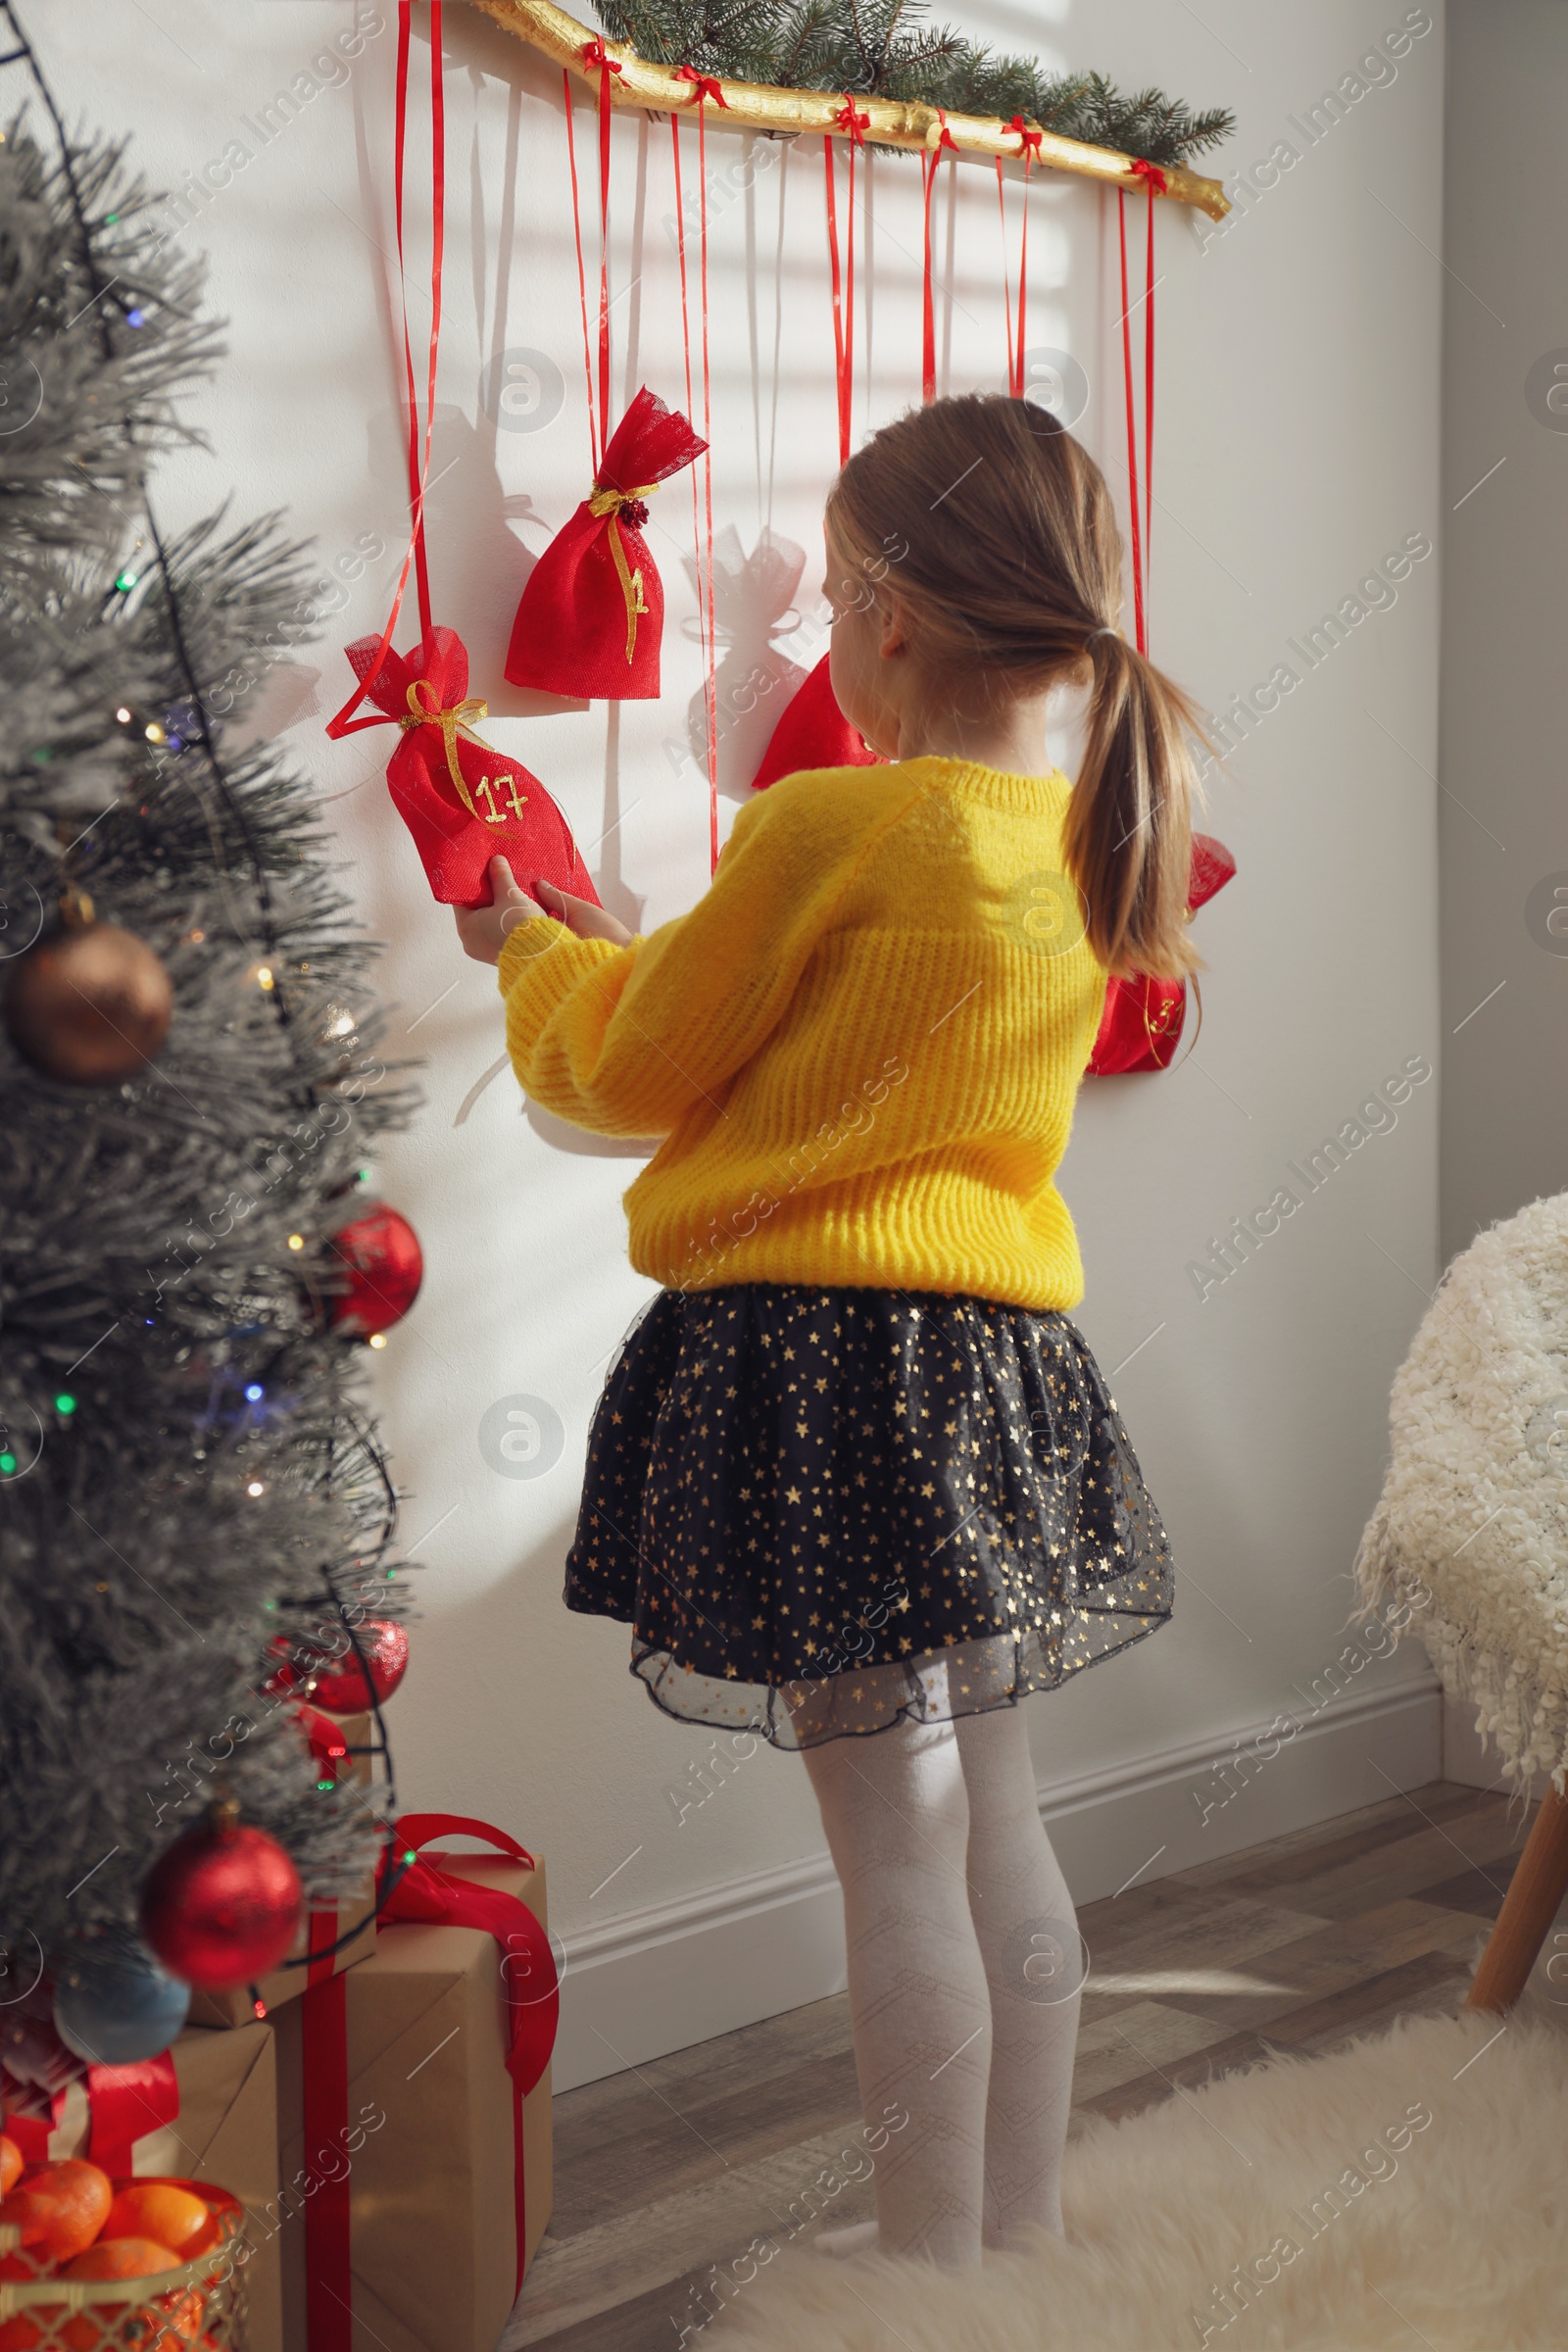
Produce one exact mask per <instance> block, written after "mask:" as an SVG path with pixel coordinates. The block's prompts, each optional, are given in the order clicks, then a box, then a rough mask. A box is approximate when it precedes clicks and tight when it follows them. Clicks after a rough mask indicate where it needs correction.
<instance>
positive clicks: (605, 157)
mask: <svg viewBox="0 0 1568 2352" xmlns="http://www.w3.org/2000/svg"><path fill="white" fill-rule="evenodd" d="M582 62H583V64H584V65H585V66H597V67H598V68H599V414H600V416H601V417H603V419H604V428H605V432H606V433H607V435H608V433H609V431H610V77H611V75H612V74H613V73H622V74H623V73H624V72H625V68H624V67H623V66H620V65H618V64H617V63H616V61H615V60H614V58H613V57H612V56H611V54H610V51H609V50H608V49H607V48H606V47H605V44H604V42H603V41H584V43H583V45H582ZM573 184H574V185H575V181H574V183H573Z"/></svg>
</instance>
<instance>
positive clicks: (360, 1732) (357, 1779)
mask: <svg viewBox="0 0 1568 2352" xmlns="http://www.w3.org/2000/svg"><path fill="white" fill-rule="evenodd" d="M309 1712H310V1716H311V1718H312V1719H313V1720H314V1724H315V1726H316V1727H317V1732H318V1737H317V1739H316V1740H313V1744H315V1745H317V1746H318V1753H319V1752H320V1745H319V1742H320V1740H321V1739H323V1738H324V1735H325V1731H326V1730H327V1729H331V1730H334V1731H336V1732H337V1733H338V1734H340V1735H341V1740H342V1746H343V1750H344V1753H343V1756H342V1758H341V1760H339V1759H338V1758H337V1757H336V1756H334V1757H333V1759H332V1762H333V1767H334V1772H335V1777H336V1779H337V1780H338V1781H339V1782H340V1783H341V1782H343V1781H345V1780H352V1781H353V1782H354V1783H355V1784H356V1785H357V1786H358V1787H359V1788H361V1789H368V1788H369V1786H370V1736H371V1731H372V1729H373V1723H374V1719H373V1717H372V1716H370V1715H368V1714H364V1715H327V1714H324V1713H323V1712H322V1711H321V1710H320V1709H319V1708H312V1709H311V1710H310V1711H309ZM336 1744H337V1743H336V1741H335V1740H334V1742H333V1745H334V1746H335V1745H336ZM374 1912H375V1885H374V1880H373V1877H371V1876H368V1877H367V1879H366V1882H365V1885H364V1886H363V1887H361V1888H360V1889H359V1890H358V1891H357V1892H356V1893H354V1894H352V1895H346V1896H345V1897H344V1898H343V1900H342V1901H341V1902H340V1903H339V1904H338V1905H337V1908H336V1909H335V1910H323V1911H313V1912H312V1913H311V1914H310V1916H309V1917H308V1919H307V1920H306V1923H305V1926H304V1928H303V1929H302V1930H301V1932H300V1937H299V1940H298V1942H297V1943H296V1944H295V1946H294V1948H293V1950H292V1951H291V1952H290V1954H289V1955H288V1959H289V1961H294V1960H305V1959H307V1958H308V1957H309V1954H310V1953H311V1952H312V1951H313V1950H314V1951H321V1950H324V1949H325V1947H326V1946H327V1945H328V1944H333V1943H337V1944H339V1945H340V1948H339V1950H338V1951H337V1952H336V1953H334V1955H333V1958H332V1967H333V1968H334V1969H345V1968H353V1967H354V1965H355V1963H356V1962H357V1961H360V1960H368V1958H369V1956H370V1954H371V1953H372V1952H373V1951H374V1949H375V1918H374ZM344 1936H347V1937H349V1938H350V1940H349V1941H348V1942H347V1943H343V1942H342V1941H341V1939H342V1938H343V1937H344ZM311 1976H312V1972H311V1970H310V1969H309V1968H304V1967H301V1968H296V1967H291V1966H289V1965H288V1963H287V1962H281V1961H280V1962H279V1964H278V1966H277V1967H276V1968H274V1969H272V1970H270V1972H269V1974H268V1975H267V1976H265V1977H263V1978H262V1980H261V1982H260V1983H259V1984H258V1985H257V1987H256V1992H257V1994H258V1995H259V1996H260V1999H261V2003H262V2014H263V2015H264V2016H265V2015H267V2014H269V2013H270V2011H271V2010H273V2009H276V2008H278V2007H279V2006H280V2005H281V2004H282V2003H283V2002H284V2001H291V2000H295V1999H297V1998H298V1996H299V1995H300V1994H301V1993H302V1992H303V1991H304V1990H305V1987H306V1985H307V1983H308V1982H309V1981H310V1979H311ZM256 2014H257V2013H256V2009H255V2006H254V2004H253V2000H252V1994H251V1988H250V1986H249V1985H234V1986H232V1987H231V1989H230V1990H229V1991H227V1992H193V1993H192V1994H191V2001H190V2023H191V2024H192V2025H193V2026H249V2025H254V2023H255V2022H256Z"/></svg>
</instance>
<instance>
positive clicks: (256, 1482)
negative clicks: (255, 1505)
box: [245, 1478, 267, 1495]
mask: <svg viewBox="0 0 1568 2352" xmlns="http://www.w3.org/2000/svg"><path fill="white" fill-rule="evenodd" d="M245 1492H246V1494H247V1495H265V1494H266V1493H267V1489H266V1488H265V1487H264V1486H263V1484H262V1482H261V1480H260V1479H259V1478H253V1479H252V1480H251V1482H250V1484H249V1486H247V1488H246V1489H245Z"/></svg>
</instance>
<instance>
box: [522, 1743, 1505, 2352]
mask: <svg viewBox="0 0 1568 2352" xmlns="http://www.w3.org/2000/svg"><path fill="white" fill-rule="evenodd" d="M1533 1819H1534V1813H1533V1811H1532V1812H1529V1813H1525V1814H1523V1815H1522V1816H1521V1815H1520V1814H1519V1813H1518V1812H1517V1811H1516V1813H1515V1817H1514V1819H1513V1820H1512V1821H1511V1822H1510V1820H1509V1818H1508V1807H1507V1802H1506V1799H1505V1798H1504V1797H1503V1796H1502V1795H1501V1794H1500V1793H1495V1792H1494V1791H1492V1790H1485V1789H1471V1788H1466V1787H1463V1786H1460V1785H1459V1784H1457V1783H1454V1782H1446V1781H1439V1782H1435V1783H1433V1784H1432V1786H1430V1787H1429V1788H1425V1789H1414V1790H1412V1791H1410V1792H1409V1793H1408V1794H1405V1795H1400V1796H1391V1797H1390V1798H1389V1799H1388V1800H1387V1802H1386V1803H1383V1804H1377V1805H1369V1806H1367V1807H1366V1808H1365V1809H1364V1810H1362V1811H1360V1812H1356V1813H1348V1814H1345V1815H1342V1816H1341V1818H1340V1819H1338V1820H1336V1821H1325V1822H1319V1823H1317V1824H1316V1825H1315V1826H1314V1827H1313V1828H1311V1829H1308V1830H1299V1831H1297V1832H1295V1833H1294V1834H1293V1835H1291V1836H1289V1837H1285V1838H1274V1839H1272V1840H1271V1841H1270V1842H1269V1843H1268V1844H1266V1845H1259V1846H1254V1847H1252V1848H1251V1849H1250V1851H1248V1852H1245V1853H1240V1854H1233V1855H1231V1856H1230V1857H1229V1858H1228V1859H1226V1860H1224V1861H1220V1862H1210V1863H1205V1864H1203V1865H1201V1867H1200V1868H1198V1869H1196V1870H1188V1871H1180V1872H1178V1873H1177V1874H1176V1875H1175V1876H1174V1877H1172V1878H1168V1879H1160V1880H1158V1881H1156V1882H1155V1883H1154V1884H1153V1885H1152V1886H1147V1887H1144V1886H1139V1887H1131V1888H1129V1889H1128V1890H1127V1891H1126V1892H1125V1893H1123V1894H1120V1895H1116V1896H1113V1897H1111V1898H1109V1899H1108V1900H1106V1901H1104V1902H1100V1903H1093V1904H1089V1905H1087V1906H1086V1907H1085V1908H1084V1910H1083V1911H1082V1912H1081V1914H1080V1922H1081V1925H1082V1927H1083V1931H1084V1935H1085V1936H1086V1937H1087V1939H1088V1943H1089V1949H1090V1952H1091V1955H1092V1966H1091V1975H1090V1981H1089V1984H1088V1986H1087V1988H1086V1990H1085V1994H1084V2002H1083V2011H1082V2024H1081V2028H1080V2034H1079V2040H1078V2062H1077V2071H1076V2076H1075V2081H1074V2120H1075V2126H1076V2125H1077V2123H1078V2120H1079V2119H1080V2118H1082V2117H1086V2116H1089V2115H1112V2116H1121V2115H1130V2114H1132V2113H1134V2112H1135V2111H1136V2110H1137V2109H1139V2108H1140V2107H1144V2106H1147V2105H1148V2104H1149V2103H1150V2102H1151V2101H1152V2100H1154V2099H1163V2098H1168V2097H1170V2096H1171V2095H1172V2094H1173V2093H1174V2092H1175V2091H1176V2090H1177V2089H1179V2088H1180V2087H1181V2086H1182V2085H1183V2084H1186V2083H1189V2082H1201V2081H1202V2080H1203V2079H1204V2078H1205V2077H1206V2076H1207V2075H1208V2073H1209V2071H1210V2070H1211V2069H1214V2070H1218V2071H1220V2072H1223V2071H1224V2070H1225V2069H1226V2068H1227V2067H1232V2066H1235V2065H1237V2064H1239V2063H1242V2062H1245V2061H1246V2060H1248V2059H1250V2058H1253V2057H1256V2056H1259V2055H1261V2054H1262V2053H1263V2051H1264V2050H1265V2048H1266V2047H1267V2046H1268V2045H1269V2044H1273V2045H1275V2046H1279V2047H1285V2048H1289V2049H1295V2050H1328V2049H1332V2048H1334V2046H1335V2045H1336V2044H1337V2043H1339V2042H1342V2041H1344V2040H1347V2039H1348V2038H1349V2037H1350V2036H1351V2035H1353V2034H1360V2033H1365V2032H1367V2031H1368V2030H1369V2029H1372V2028H1375V2027H1378V2026H1380V2025H1383V2024H1385V2023H1387V2022H1388V2021H1390V2020H1392V2019H1393V2018H1394V2017H1396V2016H1397V2014H1398V2013H1399V2012H1400V2011H1405V2012H1410V2011H1422V2012H1430V2011H1453V2010H1456V2009H1457V2008H1458V2007H1459V2006H1460V2005H1461V2003H1462V2001H1463V1999H1464V1994H1465V1989H1466V1986H1467V1985H1468V1983H1469V1979H1470V1973H1471V1967H1472V1963H1473V1959H1474V1955H1475V1952H1476V1950H1477V1948H1478V1945H1479V1942H1480V1941H1481V1939H1482V1938H1484V1936H1485V1935H1486V1933H1487V1930H1488V1928H1489V1927H1490V1925H1491V1923H1492V1921H1493V1920H1494V1919H1495V1916H1496V1912H1497V1908H1498V1905H1499V1904H1500V1902H1501V1900H1502V1896H1503V1893H1504V1891H1505V1889H1506V1887H1507V1885H1508V1880H1509V1878H1510V1876H1511V1874H1512V1871H1513V1866H1514V1863H1515V1861H1516V1860H1517V1858H1518V1855H1519V1852H1520V1850H1521V1848H1522V1846H1523V1844H1524V1841H1525V1838H1526V1837H1527V1836H1528V1834H1529V1830H1530V1825H1531V1822H1532V1820H1533ZM859 2120H860V2117H859V2103H858V2097H857V2094H856V2083H855V2062H854V2057H853V2054H852V2051H851V2046H850V2021H849V2011H848V2003H847V2000H846V1999H845V1997H844V1996H842V1995H840V1996H838V1997H837V1998H835V1999H832V2000H826V2001H816V2002H813V2003H811V2004H810V2006H809V2007H807V2008H804V2009H795V2010H791V2011H790V2012H789V2013H788V2014H787V2015H785V2016H783V2017H778V2018H771V2019H769V2020H767V2021H766V2022H765V2023H764V2024H761V2025H757V2026H748V2027H745V2028H744V2029H743V2030H742V2031H741V2032H739V2033H736V2034H723V2035H721V2036H720V2037H719V2038H718V2039H717V2040H715V2041H708V2042H702V2043H699V2044H698V2045H697V2046H696V2047H695V2048H692V2049H688V2050H679V2051H677V2052H675V2053H674V2055H673V2056H671V2057H668V2058H661V2059H657V2060H655V2061H654V2062H653V2063H651V2064H649V2065H647V2066H642V2067H637V2068H634V2069H632V2070H630V2071H628V2072H627V2073H625V2074H620V2075H612V2076H610V2077H609V2078H608V2079H607V2080H606V2081H604V2082H593V2083H589V2084H586V2085H585V2086H584V2087H583V2088H582V2089H580V2090H574V2091H569V2092H567V2093H566V2094H565V2095H564V2097H562V2098H560V2099H558V2100H557V2102H556V2111H555V2133H556V2140H555V2147H556V2202H555V2214H554V2218H553V2220H552V2222H551V2225H550V2229H549V2230H548V2232H547V2233H546V2236H545V2239H544V2242H543V2244H542V2245H541V2246H540V2248H539V2251H538V2253H537V2255H536V2256H535V2258H534V2262H533V2266H532V2268H531V2270H530V2271H529V2274H528V2278H527V2280H526V2282H525V2284H524V2287H523V2291H522V2296H521V2298H520V2300H519V2302H518V2305H517V2308H516V2311H515V2314H514V2317H513V2320H512V2323H511V2326H510V2327H509V2328H508V2331H507V2334H506V2336H505V2337H504V2338H503V2352H516V2348H518V2347H521V2346H525V2345H527V2346H532V2345H545V2346H548V2347H549V2352H675V2347H676V2346H677V2345H678V2343H679V2341H680V2337H681V2330H682V2328H683V2327H686V2326H687V2325H688V2324H690V2325H691V2327H692V2333H691V2334H690V2335H688V2337H687V2339H686V2340H687V2342H688V2343H692V2342H694V2341H695V2340H696V2328H697V2325H698V2324H699V2323H701V2322H702V2321H703V2320H704V2319H705V2317H706V2316H707V2314H708V2313H709V2312H710V2311H711V2310H712V2309H713V2308H714V2304H713V2301H712V2298H711V2296H710V2299H709V2300H708V2302H707V2303H705V2302H704V2300H703V2281H704V2277H705V2274H706V2272H707V2269H708V2266H709V2265H710V2264H711V2263H716V2262H720V2261H724V2262H727V2261H728V2260H729V2259H730V2257H732V2256H734V2255H738V2254H740V2253H741V2252H742V2251H743V2249H744V2248H745V2247H746V2246H747V2244H748V2243H749V2242H750V2240H751V2239H752V2238H753V2237H754V2236H759V2235H761V2234H763V2233H767V2232H771V2233H772V2235H773V2236H774V2237H775V2238H784V2237H787V2236H789V2235H790V2234H791V2232H792V2230H795V2229H802V2228H803V2227H804V2226H805V2225H803V2224H802V2223H801V2221H800V2220H799V2219H798V2218H797V2219H794V2220H792V2219H791V2212H792V2209H793V2212H794V2214H795V2216H797V2217H798V2216H799V2215H800V2214H801V2213H802V2211H803V2210H804V2209H805V2207H806V2205H807V2203H808V2202H809V2192H810V2191H811V2190H812V2186H813V2183H816V2182H818V2180H819V2176H820V2175H821V2173H822V2171H823V2168H824V2167H831V2166H832V2165H833V2164H834V2162H835V2160H836V2159H837V2157H838V2156H839V2152H840V2150H841V2149H843V2148H844V2147H845V2145H846V2141H847V2138H848V2135H849V2133H850V2132H851V2131H853V2130H854V2129H856V2127H858V2124H859ZM851 2161H853V2159H852V2160H851ZM816 2196H817V2200H818V2202H821V2190H820V2188H819V2187H818V2188H817V2190H816ZM871 2210H872V2204H871V2188H870V2183H869V2181H866V2182H865V2183H864V2184H863V2185H860V2186H858V2187H857V2186H856V2185H854V2184H851V2185H850V2186H848V2187H847V2188H846V2189H845V2190H844V2192H843V2193H842V2194H841V2195H838V2196H835V2197H833V2198H832V2200H831V2203H830V2205H829V2206H828V2208H827V2214H828V2218H829V2219H830V2220H831V2221H832V2222H833V2223H834V2224H835V2225H836V2224H839V2223H842V2222H846V2221H859V2220H862V2219H866V2218H869V2216H870V2213H871Z"/></svg>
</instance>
